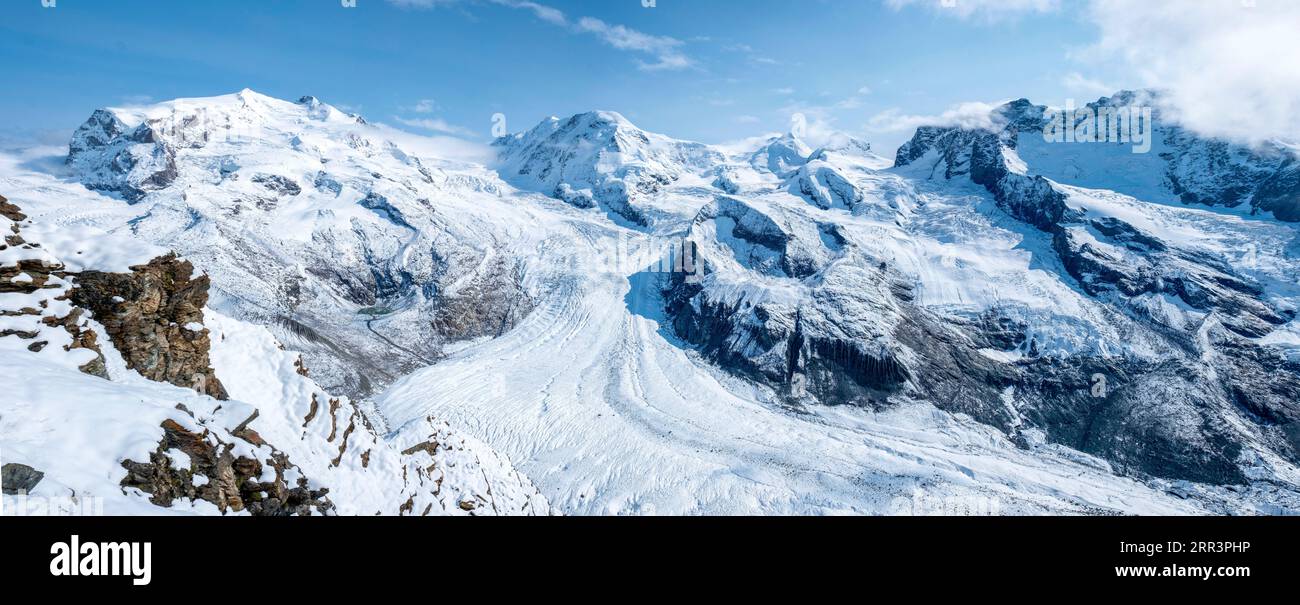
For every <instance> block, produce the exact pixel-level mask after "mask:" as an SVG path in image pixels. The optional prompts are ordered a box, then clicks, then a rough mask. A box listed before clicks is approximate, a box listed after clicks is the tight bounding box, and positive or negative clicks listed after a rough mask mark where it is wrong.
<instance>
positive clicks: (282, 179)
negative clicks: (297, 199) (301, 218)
mask: <svg viewBox="0 0 1300 605" xmlns="http://www.w3.org/2000/svg"><path fill="white" fill-rule="evenodd" d="M253 182H254V183H257V184H259V185H261V186H263V187H266V188H267V189H268V190H270V191H274V192H276V193H278V194H280V195H298V194H299V193H302V187H300V186H299V185H298V183H296V182H294V180H293V179H291V178H289V177H286V176H280V175H278V174H255V175H253Z"/></svg>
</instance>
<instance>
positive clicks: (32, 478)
mask: <svg viewBox="0 0 1300 605" xmlns="http://www.w3.org/2000/svg"><path fill="white" fill-rule="evenodd" d="M44 478H45V473H42V472H41V471H38V470H36V469H34V468H32V467H30V466H27V465H26V464H18V463H17V462H8V463H5V465H4V466H3V467H0V487H3V491H4V493H5V494H7V495H10V496H13V495H17V494H26V493H30V492H31V491H32V490H33V489H35V488H36V485H37V484H39V483H40V482H41V479H44Z"/></svg>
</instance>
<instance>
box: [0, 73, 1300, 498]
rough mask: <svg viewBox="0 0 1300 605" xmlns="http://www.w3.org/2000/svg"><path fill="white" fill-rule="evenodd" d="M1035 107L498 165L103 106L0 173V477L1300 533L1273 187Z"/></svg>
mask: <svg viewBox="0 0 1300 605" xmlns="http://www.w3.org/2000/svg"><path fill="white" fill-rule="evenodd" d="M1115 99H1118V100H1115ZM1115 99H1103V100H1102V101H1100V102H1099V103H1117V102H1120V101H1123V102H1129V101H1130V100H1131V99H1128V98H1127V97H1124V96H1123V95H1121V96H1117V97H1116V98H1115ZM1042 115H1043V108H1040V107H1036V106H1033V105H1032V104H1030V103H1029V102H1028V101H1018V102H1015V103H1012V104H1009V105H1007V106H1005V107H1003V108H1000V109H999V110H997V111H996V112H995V114H994V115H993V116H991V119H990V120H989V122H990V124H992V126H990V127H989V128H987V129H963V128H938V127H936V128H922V129H920V130H918V132H917V134H916V137H914V138H913V140H912V141H911V142H909V143H908V144H907V145H905V146H904V147H903V148H902V149H900V150H899V153H898V154H897V157H896V158H895V159H894V160H893V161H892V162H891V161H890V160H888V159H884V158H882V157H880V156H878V155H875V154H874V153H872V151H871V148H870V145H868V144H866V143H864V142H861V141H855V140H852V139H849V138H841V139H840V140H839V141H837V142H836V143H834V144H830V145H826V146H824V147H822V148H820V149H812V148H809V147H808V146H807V145H806V144H804V143H803V142H802V141H800V140H799V139H798V138H797V137H794V136H792V135H784V136H775V137H771V138H770V139H768V140H767V141H765V142H763V143H761V144H759V145H756V146H751V147H750V148H744V149H740V148H735V147H727V148H723V147H714V146H709V145H703V144H699V143H691V142H685V141H678V140H675V139H672V138H670V137H667V136H663V135H658V134H653V133H647V132H644V131H642V130H640V129H638V128H637V127H636V126H635V125H633V124H632V123H630V122H629V121H628V120H626V118H624V117H622V116H621V115H619V114H617V113H613V112H592V113H587V114H580V115H577V116H573V117H571V118H565V119H561V118H552V119H550V120H547V121H544V122H543V123H542V124H540V125H538V126H537V127H536V128H533V129H531V130H529V131H527V132H524V133H520V134H517V135H513V136H509V137H503V138H502V139H499V140H498V141H496V142H495V143H494V145H493V152H494V153H496V154H497V155H498V159H497V160H496V161H495V162H492V163H490V164H489V165H484V164H479V163H472V162H465V161H459V160H450V159H446V158H439V157H438V154H437V153H436V152H429V151H427V149H428V146H427V141H425V140H423V139H420V138H419V137H413V136H411V135H407V134H404V133H401V132H398V131H394V130H391V129H388V128H386V127H384V126H382V125H376V124H368V123H366V122H365V121H364V120H362V119H360V118H359V117H357V116H353V115H349V114H346V113H343V112H340V111H338V110H336V109H334V108H332V107H330V106H329V105H326V104H324V103H321V102H320V101H318V100H316V99H314V98H310V97H305V98H303V99H301V100H299V101H298V102H287V101H281V100H277V99H272V98H269V97H265V96H263V95H259V94H257V93H254V92H251V91H243V92H241V93H238V94H235V95H228V96H224V97H215V98H208V99H188V100H177V101H173V102H169V103H163V104H160V105H155V106H150V107H145V108H134V109H118V110H101V111H99V112H96V113H95V114H94V115H93V116H92V117H91V118H90V119H89V120H88V121H87V122H86V123H85V124H84V125H82V127H81V128H79V129H78V130H77V132H76V134H75V135H74V136H73V138H72V141H71V144H70V145H69V147H68V149H42V148H24V149H16V150H8V151H6V152H5V154H4V155H3V156H0V192H3V193H4V195H6V196H8V197H9V198H10V199H11V200H13V202H14V203H16V204H17V207H18V208H21V213H23V214H25V215H26V216H25V217H24V218H23V219H21V220H18V219H13V221H12V222H13V224H14V226H15V227H17V228H19V229H21V231H22V233H23V234H24V235H23V236H22V237H23V238H25V240H24V242H25V244H19V245H16V246H14V245H10V247H9V250H8V256H6V257H5V258H4V259H3V260H4V262H3V263H0V265H6V266H8V267H12V269H13V270H12V271H11V272H12V273H13V275H9V273H6V274H5V277H4V283H0V291H3V292H5V294H4V296H6V297H7V296H9V295H10V294H11V293H12V294H14V297H13V298H6V299H3V302H5V304H6V305H7V306H4V305H0V308H4V309H7V310H9V311H6V314H5V316H4V317H3V318H2V319H3V320H4V321H5V322H7V323H6V324H5V327H4V329H8V330H10V331H12V334H6V335H5V336H2V337H0V346H2V347H3V348H0V371H2V372H3V373H4V379H5V382H6V383H13V384H20V385H21V387H20V388H18V389H17V392H18V394H19V397H18V399H17V400H11V399H6V400H5V404H4V407H3V408H0V447H2V448H3V449H0V455H2V456H4V461H5V462H6V463H8V462H11V461H12V462H17V463H20V464H22V465H23V469H27V470H24V472H23V473H22V477H25V479H24V481H26V482H28V483H30V481H31V479H32V472H31V471H39V472H41V473H44V476H43V477H42V478H40V480H39V481H38V482H36V483H34V484H33V493H34V494H40V495H44V496H47V497H54V496H62V495H66V494H67V493H69V492H74V491H75V492H76V493H78V494H91V495H94V496H97V497H101V498H104V499H105V500H104V501H106V502H108V503H110V504H111V506H112V507H114V510H118V511H128V512H144V513H149V512H175V511H181V510H184V511H189V510H194V511H197V512H216V511H219V510H222V508H224V509H225V510H226V511H233V510H240V511H249V512H254V513H268V512H291V513H292V512H327V511H334V512H343V513H357V514H373V513H375V512H379V513H384V514H421V513H427V514H433V513H441V512H451V513H472V514H479V513H483V512H495V513H502V514H520V513H530V514H531V513H546V512H549V511H550V508H549V507H550V506H553V507H554V512H559V513H582V514H677V513H720V514H735V513H818V514H825V513H895V514H899V513H901V514H911V513H933V512H939V513H957V514H962V513H979V514H987V513H1037V512H1050V513H1083V514H1090V513H1113V512H1120V513H1174V514H1185V513H1204V512H1232V513H1260V512H1262V513H1279V512H1289V511H1294V510H1297V509H1300V497H1298V496H1297V492H1296V488H1297V487H1298V486H1300V472H1298V469H1297V468H1296V464H1297V462H1298V461H1300V455H1298V454H1297V452H1298V451H1300V450H1298V448H1300V424H1297V421H1298V420H1300V416H1298V414H1300V408H1298V407H1297V403H1296V402H1297V400H1300V371H1298V367H1300V366H1297V362H1298V358H1297V352H1298V351H1300V328H1298V327H1297V325H1296V322H1295V309H1296V304H1297V300H1298V297H1300V289H1298V288H1297V286H1296V285H1295V284H1296V278H1297V275H1298V274H1300V267H1297V261H1296V255H1297V252H1300V245H1297V238H1296V231H1295V226H1293V225H1290V224H1287V223H1285V222H1283V220H1287V219H1290V218H1292V217H1293V215H1291V214H1289V208H1290V207H1289V206H1288V203H1289V202H1290V201H1294V195H1293V193H1294V188H1293V185H1294V183H1292V184H1290V185H1289V184H1288V183H1291V180H1289V179H1291V176H1290V175H1291V174H1292V173H1293V172H1294V170H1293V166H1294V160H1293V159H1292V158H1290V156H1288V155H1286V154H1287V153H1288V152H1287V151H1286V150H1285V148H1283V147H1278V148H1274V149H1266V150H1249V149H1243V148H1239V147H1235V146H1232V145H1231V144H1229V143H1226V142H1221V141H1210V140H1202V139H1198V138H1196V137H1195V136H1194V135H1192V134H1189V133H1187V132H1185V131H1183V130H1181V129H1179V128H1177V126H1176V125H1166V124H1164V123H1163V122H1161V121H1159V120H1158V121H1157V128H1156V131H1155V134H1156V140H1155V142H1154V148H1153V153H1151V154H1148V155H1146V156H1134V155H1133V154H1131V153H1129V151H1130V150H1129V147H1128V146H1118V145H1105V144H1094V145H1083V144H1075V145H1073V146H1071V145H1057V144H1050V143H1045V142H1044V141H1043V138H1042V136H1041V134H1040V132H1041V127H1042V124H1041V119H1042ZM1035 129H1037V130H1035ZM1288 192H1291V193H1288ZM1288 195H1292V197H1288ZM1188 203H1191V204H1195V205H1194V206H1188V205H1185V204H1188ZM1274 217H1276V218H1274ZM31 242H38V243H41V244H42V246H41V247H40V248H39V249H38V248H34V247H31V246H30V245H29V244H30V243H31ZM24 245H27V247H24ZM19 250H22V252H19ZM32 250H39V255H48V258H47V257H46V256H40V258H41V259H43V260H42V261H41V262H42V263H44V264H41V265H40V267H44V268H45V269H42V271H43V273H41V275H33V274H32V272H31V271H27V270H25V266H24V265H21V264H18V263H19V262H21V261H30V260H34V259H36V256H33V258H31V259H29V258H26V256H28V255H37V256H39V255H38V253H37V252H32ZM168 251H174V252H176V253H177V254H179V255H181V258H173V257H167V256H165V254H166V253H167V252H168ZM0 254H6V252H4V251H0ZM20 257H22V258H20ZM665 258H667V261H668V262H665ZM151 261H152V262H151ZM187 262H188V263H192V265H193V267H194V269H195V273H194V274H193V275H191V274H190V273H189V272H188V269H187V268H188V267H189V265H186V264H185V263H187ZM56 266H57V267H58V268H57V269H53V270H50V269H48V267H56ZM27 268H30V267H27ZM19 273H23V274H24V275H19ZM38 273H40V272H38ZM47 275H48V276H49V277H48V278H47V277H46V276H47ZM114 276H116V277H114ZM46 279H48V280H49V281H48V282H46V281H43V280H46ZM36 282H40V283H39V284H37V283H36ZM47 283H48V284H49V287H48V288H47V287H45V284H47ZM34 284H35V285H37V286H40V287H34ZM6 288H7V289H6ZM199 290H201V291H202V292H201V294H202V295H201V296H199V293H198V291H199ZM119 291H120V292H119ZM209 294H210V298H209ZM33 297H35V298H33ZM118 298H121V299H122V300H120V301H119V300H117V299H118ZM37 299H40V300H37ZM41 301H44V306H41ZM160 301H161V302H160ZM205 303H206V305H205ZM33 305H35V306H33ZM23 309H30V310H32V311H35V313H28V312H26V311H23ZM74 312H75V315H74ZM46 318H51V319H49V320H48V321H47V320H46ZM10 324H12V327H10ZM146 324H147V325H149V326H151V327H150V329H148V330H143V331H142V330H141V329H140V327H141V326H143V325H146ZM56 328H57V329H56ZM33 331H36V332H37V334H35V335H32V332H33ZM138 334H145V336H144V337H139V336H130V335H138ZM36 341H48V342H47V344H46V345H43V346H42V347H41V349H40V350H39V351H33V350H29V346H30V345H32V344H34V342H36ZM160 359H161V360H163V362H161V363H160V362H159V360H160ZM173 361H174V363H173ZM305 368H310V369H311V370H310V372H307V370H306V369H305ZM87 371H90V372H92V373H95V374H97V375H98V376H91V375H87V374H86V373H85V372H87ZM196 376H197V378H196ZM105 377H107V380H106V379H105ZM168 383H170V384H168ZM196 384H197V390H198V391H201V392H196V390H195V389H194V388H192V387H195V386H196ZM95 398H98V399H103V400H104V401H105V402H107V403H105V404H104V405H100V406H96V407H95V408H93V409H85V404H84V401H87V400H91V399H95ZM178 404H180V405H179V406H178ZM254 411H255V412H256V413H255V414H254ZM169 423H170V424H169ZM90 427H94V429H95V431H97V435H100V436H101V437H100V438H97V439H95V440H93V441H92V440H91V438H90V437H89V436H88V435H89V431H90ZM204 431H206V432H204ZM195 435H198V436H199V437H195ZM85 443H94V444H101V443H106V444H109V445H103V446H102V447H101V446H96V447H87V446H85V445H84V444H85ZM178 444H184V446H185V447H180V446H179V445H178ZM203 444H206V445H203ZM186 448H189V451H186ZM223 448H224V449H223ZM222 451H225V452H227V454H221V452H222ZM175 452H179V453H175ZM241 461H242V462H241ZM254 462H255V463H256V465H254V464H253V463H254ZM15 468H17V467H15ZM187 473H188V474H187ZM7 476H8V475H7ZM13 476H14V477H15V481H17V478H18V477H19V475H18V474H15V475H13ZM7 481H8V479H7ZM533 485H536V490H540V493H538V492H537V491H535V490H534V488H533V487H532V486H533ZM214 486H215V487H214ZM326 490H328V491H326ZM160 494H162V495H161V496H160ZM232 498H233V499H232ZM235 499H237V500H238V502H239V504H238V505H235V504H234V502H235ZM11 501H12V497H10V496H6V506H9V505H10V503H11ZM151 501H152V503H151ZM272 501H274V504H267V503H268V502H272ZM548 501H549V505H548V504H547V503H548ZM158 504H166V505H169V507H167V508H159V507H158V506H157V505H158Z"/></svg>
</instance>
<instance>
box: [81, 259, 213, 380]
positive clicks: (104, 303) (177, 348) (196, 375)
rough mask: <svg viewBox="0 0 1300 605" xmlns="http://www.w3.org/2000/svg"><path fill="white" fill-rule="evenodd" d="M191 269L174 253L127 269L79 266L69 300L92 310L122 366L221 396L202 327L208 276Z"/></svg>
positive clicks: (188, 264)
mask: <svg viewBox="0 0 1300 605" xmlns="http://www.w3.org/2000/svg"><path fill="white" fill-rule="evenodd" d="M193 273H194V266H193V265H191V264H190V263H189V262H188V261H184V260H180V259H178V258H177V257H176V256H175V255H174V254H171V255H167V256H163V257H159V258H156V259H154V260H152V261H150V262H149V263H148V264H145V265H136V266H133V267H131V273H105V272H101V271H85V272H82V273H80V274H78V275H77V278H76V284H77V287H76V288H75V289H74V290H73V291H72V300H73V302H75V303H76V304H77V305H78V306H81V307H84V308H86V309H89V310H91V311H92V312H93V313H94V314H95V319H96V320H97V321H98V322H99V323H100V324H101V325H103V326H104V329H105V330H107V331H108V336H109V338H110V339H112V341H113V345H114V346H115V347H116V348H117V350H118V351H119V352H120V353H121V354H122V358H123V359H124V360H125V361H126V364H127V367H129V368H131V369H133V370H135V371H137V372H139V373H140V374H141V375H143V376H144V377H145V378H148V379H150V380H157V381H160V382H169V383H172V384H174V385H177V386H183V387H187V388H194V389H196V390H199V391H200V392H203V393H206V394H208V395H212V396H213V397H216V398H218V399H225V398H226V390H225V388H224V387H223V386H222V385H221V381H220V380H218V379H217V377H216V374H215V372H214V371H213V369H212V367H211V363H210V362H209V360H208V346H209V340H208V331H207V329H206V328H204V327H203V307H204V305H206V304H207V301H208V285H209V283H208V278H207V276H200V277H197V278H193V277H192V274H193Z"/></svg>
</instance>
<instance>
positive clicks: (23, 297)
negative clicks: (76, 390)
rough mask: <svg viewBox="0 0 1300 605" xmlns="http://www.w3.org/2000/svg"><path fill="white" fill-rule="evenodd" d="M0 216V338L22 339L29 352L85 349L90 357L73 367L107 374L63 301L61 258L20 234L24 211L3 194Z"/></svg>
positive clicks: (82, 322)
mask: <svg viewBox="0 0 1300 605" xmlns="http://www.w3.org/2000/svg"><path fill="white" fill-rule="evenodd" d="M0 216H3V217H4V220H3V221H2V222H7V223H9V226H8V231H9V234H8V235H5V237H4V243H3V244H0V294H8V295H11V296H8V297H6V298H5V301H6V303H5V304H4V305H3V306H0V319H6V318H7V319H10V321H7V322H5V325H4V326H3V327H0V338H15V339H18V340H20V341H28V343H27V345H26V349H27V350H28V351H30V352H32V353H41V352H43V351H46V350H47V348H48V347H50V346H51V345H54V346H55V347H57V348H60V349H62V350H63V351H64V352H68V353H71V352H73V351H77V352H78V353H83V352H85V351H89V352H91V353H93V357H91V359H90V360H89V361H84V362H83V361H77V363H78V364H79V369H80V370H81V371H82V372H85V373H87V374H91V375H94V376H99V377H100V378H108V372H107V369H106V368H105V365H104V355H103V353H102V352H101V351H100V348H99V342H98V335H96V334H95V332H94V330H92V329H91V328H90V326H89V323H88V322H87V321H86V318H85V316H84V314H83V313H82V310H81V309H79V308H76V307H72V306H71V305H69V304H68V293H69V283H68V281H67V279H66V278H67V277H68V275H69V274H68V272H67V271H66V269H65V267H64V266H63V264H62V263H61V262H59V260H58V259H57V258H54V257H53V256H52V255H50V254H49V253H48V252H47V251H46V250H45V249H44V248H42V247H41V245H40V243H39V242H29V241H27V240H26V239H24V237H23V235H22V228H21V227H20V226H19V221H23V220H26V218H27V217H26V215H24V214H23V213H22V211H21V210H20V209H19V208H18V206H15V205H14V204H11V203H10V202H9V201H8V200H6V199H5V198H4V197H0ZM2 228H3V227H0V229H2ZM14 295H16V296H14ZM59 332H64V333H66V334H61V333H59ZM56 343H57V344H56ZM80 357H81V359H84V358H85V356H84V355H82V356H80Z"/></svg>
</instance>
